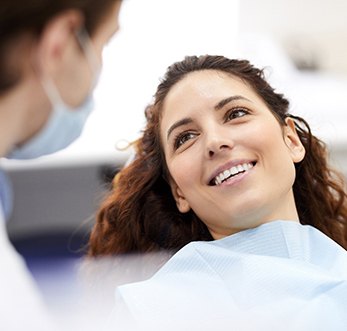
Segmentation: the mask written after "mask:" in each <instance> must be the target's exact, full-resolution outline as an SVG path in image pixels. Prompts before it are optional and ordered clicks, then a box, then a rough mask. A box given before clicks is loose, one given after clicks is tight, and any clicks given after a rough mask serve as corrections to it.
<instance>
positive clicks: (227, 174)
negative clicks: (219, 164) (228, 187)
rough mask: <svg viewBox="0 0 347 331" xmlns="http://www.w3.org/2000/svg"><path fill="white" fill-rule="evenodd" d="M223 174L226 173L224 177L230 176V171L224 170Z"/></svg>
mask: <svg viewBox="0 0 347 331" xmlns="http://www.w3.org/2000/svg"><path fill="white" fill-rule="evenodd" d="M223 175H224V178H228V177H229V176H230V171H229V170H224V172H223Z"/></svg>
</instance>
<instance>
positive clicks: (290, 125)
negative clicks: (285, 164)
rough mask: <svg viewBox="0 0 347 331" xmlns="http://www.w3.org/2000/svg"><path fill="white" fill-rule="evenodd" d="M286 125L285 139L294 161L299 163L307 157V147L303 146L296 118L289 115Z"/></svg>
mask: <svg viewBox="0 0 347 331" xmlns="http://www.w3.org/2000/svg"><path fill="white" fill-rule="evenodd" d="M285 121H286V124H287V125H286V126H285V127H284V141H285V143H286V145H287V147H288V149H289V152H290V155H291V157H292V160H293V162H294V163H298V162H300V161H302V160H303V158H304V157H305V153H306V151H305V147H304V146H303V144H302V142H301V140H300V138H299V135H298V133H297V132H296V128H295V121H294V119H292V118H290V117H287V118H286V120H285Z"/></svg>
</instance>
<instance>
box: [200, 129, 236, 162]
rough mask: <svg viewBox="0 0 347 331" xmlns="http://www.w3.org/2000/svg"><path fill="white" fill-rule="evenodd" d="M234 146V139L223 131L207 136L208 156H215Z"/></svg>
mask: <svg viewBox="0 0 347 331" xmlns="http://www.w3.org/2000/svg"><path fill="white" fill-rule="evenodd" d="M233 147H234V141H233V140H232V139H231V137H228V136H227V135H225V134H223V133H221V132H215V133H214V134H212V135H209V136H207V137H206V156H207V157H208V158H213V157H215V156H217V155H218V154H220V153H224V152H226V151H228V150H231V149H232V148H233Z"/></svg>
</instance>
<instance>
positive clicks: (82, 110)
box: [7, 30, 100, 159]
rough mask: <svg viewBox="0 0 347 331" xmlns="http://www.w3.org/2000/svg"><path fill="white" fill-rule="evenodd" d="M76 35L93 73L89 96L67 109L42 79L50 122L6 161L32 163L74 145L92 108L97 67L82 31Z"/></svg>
mask: <svg viewBox="0 0 347 331" xmlns="http://www.w3.org/2000/svg"><path fill="white" fill-rule="evenodd" d="M82 31H83V33H79V34H78V35H77V40H78V41H79V42H80V44H81V47H82V49H83V51H84V53H85V56H86V58H87V60H88V62H89V65H90V67H91V69H92V72H93V73H94V81H93V82H92V84H91V89H90V92H89V95H88V96H87V97H86V99H85V101H84V102H83V103H82V104H81V105H80V106H78V107H70V106H68V105H67V104H66V103H65V102H64V101H63V100H62V98H61V96H60V93H59V91H58V89H57V88H56V86H55V84H54V83H53V81H52V80H51V79H49V78H47V77H46V78H44V79H42V86H43V88H44V90H45V92H46V94H47V96H48V98H49V100H50V102H51V104H52V111H51V115H50V118H49V119H48V120H47V122H46V124H45V125H44V127H43V128H42V129H41V131H40V132H38V133H37V134H36V135H35V136H34V137H33V138H31V139H30V140H29V141H27V142H26V143H25V144H23V145H22V146H19V147H16V148H15V149H13V150H12V151H11V152H10V154H9V155H7V158H10V159H32V158H36V157H40V156H43V155H47V154H51V153H54V152H57V151H59V150H61V149H63V148H65V147H67V146H69V145H70V144H71V143H72V142H74V141H75V140H76V139H77V138H78V137H79V136H80V134H81V133H82V131H83V128H84V125H85V122H86V121H87V118H88V116H89V114H90V113H91V111H92V110H93V108H94V99H93V90H94V88H95V86H96V84H97V80H98V78H99V72H100V64H99V62H98V61H97V58H96V54H95V53H94V49H93V47H92V44H91V41H90V39H89V37H88V35H87V34H86V32H85V31H84V30H82Z"/></svg>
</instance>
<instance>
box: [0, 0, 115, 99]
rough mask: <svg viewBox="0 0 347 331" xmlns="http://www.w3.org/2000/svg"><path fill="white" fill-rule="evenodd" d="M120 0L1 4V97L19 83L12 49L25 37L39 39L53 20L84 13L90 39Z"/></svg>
mask: <svg viewBox="0 0 347 331" xmlns="http://www.w3.org/2000/svg"><path fill="white" fill-rule="evenodd" d="M118 1H121V0H97V1H96V0H54V1H52V0H28V1H20V2H18V1H13V0H2V1H1V5H0V94H1V93H3V92H5V91H6V90H8V89H10V88H11V87H13V86H14V85H15V84H16V83H17V82H18V81H19V79H20V72H19V71H18V68H15V67H13V66H11V65H9V63H8V62H9V59H8V57H9V56H10V50H11V46H13V45H14V44H16V43H17V42H18V41H19V40H20V39H21V37H22V36H23V35H28V34H31V35H32V36H33V37H36V38H39V36H40V35H41V32H42V31H43V30H44V27H45V26H46V25H47V24H48V23H49V22H50V20H51V19H52V18H53V17H55V16H57V15H59V14H61V13H63V12H64V11H68V10H71V9H74V10H77V11H79V12H81V14H82V15H83V18H84V27H85V29H86V31H87V32H88V33H89V35H93V33H94V32H95V31H96V30H97V28H98V27H99V26H100V25H101V24H102V22H103V19H104V18H105V16H106V15H107V14H108V13H109V11H110V9H111V7H112V6H113V5H115V3H116V2H118Z"/></svg>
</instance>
